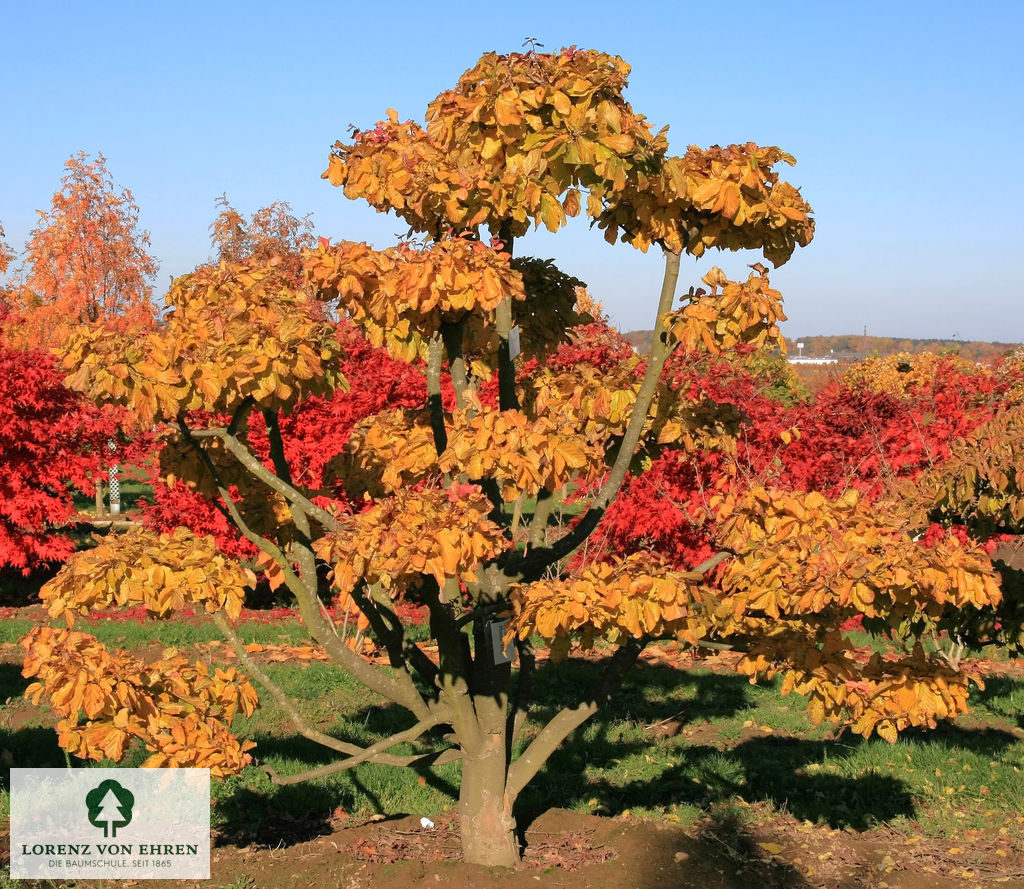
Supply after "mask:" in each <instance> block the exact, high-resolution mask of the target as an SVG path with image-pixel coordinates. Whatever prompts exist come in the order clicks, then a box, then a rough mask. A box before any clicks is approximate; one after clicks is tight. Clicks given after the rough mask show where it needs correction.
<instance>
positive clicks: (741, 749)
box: [0, 662, 1024, 885]
mask: <svg viewBox="0 0 1024 889" xmlns="http://www.w3.org/2000/svg"><path fill="white" fill-rule="evenodd" d="M598 669H599V667H598V665H595V664H592V663H586V662H582V663H581V662H569V663H566V664H562V665H559V666H551V665H547V666H545V667H543V668H542V669H541V670H539V671H538V675H537V689H536V704H537V706H536V708H535V718H536V721H537V722H538V723H544V722H546V721H547V720H548V719H550V718H551V717H552V716H553V715H554V714H555V713H556V712H557V711H558V709H559V708H560V707H561V706H563V705H564V704H565V703H567V702H569V701H571V700H573V699H575V698H576V697H577V696H578V694H579V692H580V690H581V689H585V688H587V687H589V685H590V684H591V683H592V681H593V679H594V676H595V674H596V672H597V670H598ZM1001 683H1007V684H1005V685H1001ZM1010 683H1012V684H1010ZM25 684H26V680H24V679H23V678H22V677H21V676H20V672H19V668H18V667H17V666H16V665H0V700H3V699H5V698H16V697H17V696H19V695H20V694H21V692H22V690H23V689H24V687H25ZM1018 685H1019V683H1016V682H1015V680H1002V679H993V680H991V681H990V683H989V686H988V689H987V690H986V692H983V693H981V694H982V695H984V696H985V697H984V699H983V701H982V703H984V704H985V706H987V707H988V709H989V710H990V712H992V713H994V714H997V715H998V714H999V713H1000V712H1001V711H1000V709H999V708H1000V707H1002V708H1003V709H1006V710H1007V715H1009V712H1008V711H1009V706H1008V702H1009V701H1010V700H1011V693H1012V692H1013V691H1015V689H1016V687H1017V686H1018ZM1022 687H1024V686H1022ZM327 703H328V704H329V703H330V702H329V701H328V702H327ZM997 705H998V706H997ZM755 707H756V703H755V690H754V689H753V688H752V686H750V684H749V683H748V682H747V680H746V679H745V678H744V677H741V676H735V675H719V674H714V673H703V672H697V671H680V670H676V669H673V668H670V667H667V666H660V665H645V666H644V667H642V668H640V669H638V670H636V671H634V672H633V673H632V674H631V675H630V677H629V678H628V679H627V681H626V683H625V684H624V686H623V688H622V689H621V690H620V692H619V694H618V695H616V696H615V697H614V698H613V699H612V701H611V702H610V704H609V705H608V706H607V707H606V708H605V709H604V710H603V711H602V712H600V713H599V714H598V715H597V716H596V717H595V718H594V719H592V720H591V721H590V722H589V723H587V724H586V725H585V726H584V727H583V728H582V729H580V730H579V731H577V732H576V733H575V734H574V735H573V736H572V737H571V738H570V739H569V740H568V741H567V742H566V743H565V744H564V745H562V747H561V748H559V749H558V750H557V751H556V752H555V753H554V755H553V756H552V757H551V759H550V760H549V761H548V763H547V765H546V766H545V768H544V769H543V770H542V772H541V773H540V774H539V775H538V776H537V778H536V779H535V780H534V781H533V782H532V783H531V784H530V785H529V786H528V788H527V789H526V791H525V792H524V794H523V795H522V797H521V798H520V801H519V805H518V811H519V816H520V817H519V820H520V825H521V827H522V828H524V829H525V828H526V826H527V825H528V824H529V823H530V821H531V820H532V819H533V818H534V817H535V816H536V815H538V814H540V813H541V812H544V811H546V810H548V809H550V808H556V807H557V808H569V809H571V808H580V809H589V810H591V811H598V812H603V813H607V814H618V813H621V812H623V811H624V810H627V809H636V808H647V809H650V808H655V809H657V808H660V807H665V808H668V807H672V806H678V805H684V806H692V807H694V808H696V809H698V810H701V811H703V812H704V813H705V816H706V817H708V818H712V817H713V816H714V815H715V813H716V812H718V811H720V810H721V809H722V808H723V806H725V807H727V806H728V805H729V804H730V803H731V802H735V801H736V800H743V801H745V802H747V803H756V802H768V803H770V804H771V805H772V806H774V807H776V808H778V809H782V810H786V811H788V812H790V813H791V814H792V815H793V816H794V817H796V818H799V819H801V820H809V821H812V822H818V823H826V824H829V825H830V826H832V827H851V828H853V829H856V830H865V829H867V828H869V827H871V826H872V825H873V824H876V823H879V822H886V821H890V820H892V819H894V818H898V817H901V816H903V817H907V818H913V817H914V816H915V809H914V803H913V800H912V797H911V792H910V787H909V785H908V784H906V783H905V782H904V781H903V780H901V779H899V778H897V777H894V776H890V775H886V774H881V773H880V772H878V771H874V770H872V769H871V768H866V769H863V770H859V771H857V773H856V774H852V775H837V774H833V773H828V772H822V771H819V770H818V768H817V767H818V766H821V765H824V764H826V763H829V762H832V763H835V762H836V761H843V760H848V759H852V758H854V757H856V756H857V753H858V751H859V750H860V749H861V748H862V747H863V745H865V744H867V743H876V742H865V741H863V740H862V739H860V738H857V737H855V736H849V735H847V736H845V737H844V738H843V739H842V742H839V741H834V740H818V739H804V738H801V737H780V736H770V737H760V736H758V737H751V738H747V739H745V740H740V741H730V740H728V739H727V738H726V737H724V736H723V735H718V736H716V728H715V726H714V725H701V726H700V731H699V732H698V733H697V735H696V737H697V738H699V740H698V741H696V742H694V743H687V742H686V741H685V740H684V739H683V737H682V736H681V735H677V736H675V737H672V738H667V739H662V740H655V739H654V738H652V737H651V735H650V733H649V732H647V731H645V729H644V727H645V726H650V725H652V724H655V723H658V722H660V721H663V720H670V719H671V720H673V721H675V722H678V723H679V724H680V726H681V727H685V726H687V725H695V724H696V723H703V722H704V721H705V720H708V719H721V720H731V721H730V722H728V723H727V725H728V726H729V728H730V729H731V730H737V726H739V725H740V724H741V722H742V720H744V719H745V718H746V715H745V714H746V711H753V710H754V708H755ZM11 713H12V714H13V715H15V716H16V715H17V708H16V707H12V708H11ZM26 715H28V716H30V717H31V716H32V714H26ZM267 718H268V719H269V720H270V722H268V723H264V725H267V726H268V727H267V728H265V729H263V730H262V731H260V732H259V733H257V734H255V735H253V736H252V739H253V740H255V741H256V742H257V745H258V746H257V748H256V751H255V753H256V755H257V756H258V757H259V759H260V760H261V761H265V762H270V763H274V764H275V765H276V766H277V767H278V769H279V771H281V772H282V773H285V772H288V773H292V772H298V771H303V770H306V769H310V768H315V767H317V766H320V765H325V764H328V763H330V762H333V761H336V760H337V759H338V758H339V756H340V754H337V753H335V752H333V751H330V750H327V749H326V748H324V747H322V746H320V745H319V744H316V743H314V742H312V741H308V740H306V739H305V738H302V737H300V736H298V735H296V734H294V733H293V729H292V728H291V727H290V725H289V724H288V723H287V722H286V721H285V719H284V717H283V716H279V717H274V716H273V715H268V717H267ZM410 719H411V718H410V715H409V714H408V713H407V712H406V711H405V710H403V709H402V708H399V707H393V706H387V707H384V706H370V707H363V708H361V709H358V710H348V711H347V712H339V713H338V714H337V718H336V721H335V720H332V722H333V724H332V725H325V724H321V727H322V728H323V729H324V730H325V731H328V732H329V733H331V734H333V735H335V736H336V737H341V738H344V739H345V740H349V741H351V742H353V743H357V744H365V743H367V742H370V741H372V740H373V739H375V738H378V737H387V736H389V735H392V734H394V733H395V732H397V731H401V730H403V729H405V728H408V727H409V725H410V724H411V721H410ZM276 720H279V721H276ZM443 731H444V730H443V729H437V730H435V732H436V734H437V735H441V734H443ZM737 731H738V730H737ZM733 737H735V734H734V735H733ZM905 737H906V739H907V740H908V741H910V742H912V743H928V744H932V745H944V746H946V747H948V748H950V749H951V750H952V749H963V750H971V751H974V752H977V753H979V754H983V755H985V756H988V757H992V758H995V757H996V756H997V755H998V754H999V752H1000V751H1002V750H1005V749H1006V748H1007V747H1008V746H1010V745H1012V744H1015V743H1019V739H1018V738H1017V737H1016V736H1015V735H1014V734H1013V733H1012V732H1010V731H1005V730H1001V729H999V728H993V727H991V726H984V727H980V728H977V729H974V728H969V727H962V726H957V725H943V726H941V727H940V728H938V729H936V730H932V731H930V732H926V733H925V732H908V733H906V734H905ZM429 746H430V748H432V749H437V748H438V747H440V746H443V742H441V741H440V738H437V744H436V745H434V744H432V745H429ZM0 748H3V749H6V750H9V751H10V753H11V755H12V757H13V760H14V762H15V764H17V765H18V766H47V765H49V766H55V765H61V764H63V753H62V752H61V751H60V750H59V749H58V748H57V745H56V735H55V733H54V732H53V730H52V729H48V728H41V727H39V726H37V725H29V724H27V723H26V724H25V725H24V726H22V727H18V726H17V725H16V724H15V723H13V722H12V721H11V720H10V718H8V719H6V720H4V723H3V724H2V725H0ZM418 749H427V748H426V746H424V747H422V748H418ZM403 752H407V750H403ZM867 759H868V761H870V757H868V758H867ZM812 766H814V767H815V768H811V767H812ZM378 768H388V767H379V766H373V765H364V766H360V767H359V768H358V769H357V770H353V771H351V772H348V773H345V777H344V779H343V780H336V779H330V780H325V781H317V782H313V783H303V784H298V785H289V786H283V787H282V786H276V785H271V784H270V783H269V781H268V780H267V779H266V778H264V777H261V776H258V775H256V776H255V777H253V773H246V774H247V775H248V777H239V778H234V779H230V780H229V781H228V782H225V784H224V785H221V788H220V789H219V791H218V794H219V796H220V799H219V800H218V801H217V807H216V813H217V816H218V820H219V821H220V828H219V831H220V835H221V842H222V843H224V842H226V843H231V844H238V845H246V844H249V843H257V844H264V845H276V844H278V843H280V842H284V843H286V844H287V843H292V842H300V841H302V840H305V839H309V838H311V837H314V836H319V835H322V834H323V833H324V832H326V831H329V830H330V819H331V817H332V814H333V813H334V812H335V810H337V809H338V808H342V809H344V810H346V811H353V812H355V811H358V810H360V809H365V808H366V805H367V803H368V804H369V806H370V807H372V808H373V809H375V810H376V811H383V810H384V809H385V808H386V807H390V808H391V809H392V810H394V809H395V808H396V802H395V800H396V799H398V800H400V799H401V798H402V796H401V795H402V793H404V792H406V790H407V789H408V788H412V789H413V790H415V788H416V784H415V782H416V778H415V777H413V776H412V775H407V776H406V777H405V778H397V777H396V779H395V781H396V783H395V785H394V786H393V789H389V794H390V797H389V801H388V802H385V801H382V800H380V799H379V798H378V797H377V796H376V794H377V793H379V787H380V785H379V784H378V783H376V782H367V781H366V780H364V779H367V778H368V776H369V775H370V772H369V771H366V770H371V769H378ZM397 771H401V770H397ZM851 771H853V769H851ZM419 776H420V777H421V778H422V782H425V783H426V784H427V785H428V787H430V788H433V789H434V790H436V791H437V792H439V793H441V794H443V795H445V796H446V797H448V798H450V799H453V798H457V796H458V787H457V786H455V784H453V783H452V781H451V780H450V778H451V776H452V773H451V772H449V778H448V779H446V778H444V777H442V776H440V775H438V774H437V773H436V772H435V771H433V770H431V769H429V768H425V769H423V770H422V771H420V772H419ZM455 780H457V778H455ZM402 782H404V783H402ZM368 783H370V785H371V786H367V785H368ZM374 788H377V789H374ZM398 805H401V803H398ZM729 831H732V834H735V836H736V837H737V840H736V841H737V842H738V843H739V842H741V839H742V838H741V834H742V830H741V826H738V825H736V824H733V825H732V826H731V827H729V830H725V827H723V828H722V831H718V832H716V834H715V836H714V837H713V838H712V839H710V840H709V842H710V843H711V844H712V845H717V846H721V842H720V841H721V839H722V836H721V835H719V834H720V833H721V834H722V835H724V834H726V833H729ZM732 834H730V835H732ZM755 845H756V844H755ZM744 848H746V847H744ZM755 853H756V849H755V848H754V847H753V846H750V847H749V848H746V851H742V850H741V851H739V852H737V854H738V855H739V856H740V857H741V858H742V859H743V860H744V861H745V860H748V859H749V860H750V861H754V860H755V858H754V857H752V856H754V855H755ZM739 860H740V859H739V858H738V859H737V861H739ZM744 866H745V865H744ZM741 869H742V867H741ZM792 885H798V884H796V883H793V884H792Z"/></svg>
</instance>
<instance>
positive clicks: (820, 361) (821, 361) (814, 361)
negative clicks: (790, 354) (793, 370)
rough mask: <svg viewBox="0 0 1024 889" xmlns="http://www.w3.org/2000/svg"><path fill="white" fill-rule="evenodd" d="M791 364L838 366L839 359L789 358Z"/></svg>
mask: <svg viewBox="0 0 1024 889" xmlns="http://www.w3.org/2000/svg"><path fill="white" fill-rule="evenodd" d="M787 360H788V361H789V363H790V364H838V363H839V359H838V358H801V357H797V358H789V359H787Z"/></svg>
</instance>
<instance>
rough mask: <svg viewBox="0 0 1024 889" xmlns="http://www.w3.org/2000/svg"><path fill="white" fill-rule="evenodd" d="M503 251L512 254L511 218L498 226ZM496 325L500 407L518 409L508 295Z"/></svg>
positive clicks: (497, 310)
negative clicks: (510, 347) (509, 342)
mask: <svg viewBox="0 0 1024 889" xmlns="http://www.w3.org/2000/svg"><path fill="white" fill-rule="evenodd" d="M498 237H499V238H500V239H501V241H502V248H501V249H502V251H503V252H505V253H507V254H508V255H509V256H511V255H512V246H513V244H514V242H515V238H513V237H512V226H511V220H509V219H506V220H505V221H504V222H502V223H501V225H500V227H499V228H498ZM494 326H495V329H496V330H497V332H498V408H499V410H503V411H510V410H518V408H519V396H518V395H517V394H516V368H515V365H514V364H513V363H512V353H511V351H510V349H509V345H508V338H509V334H510V333H511V332H512V299H511V297H508V296H506V297H505V298H504V299H502V301H501V302H500V303H498V307H497V308H496V309H495V310H494Z"/></svg>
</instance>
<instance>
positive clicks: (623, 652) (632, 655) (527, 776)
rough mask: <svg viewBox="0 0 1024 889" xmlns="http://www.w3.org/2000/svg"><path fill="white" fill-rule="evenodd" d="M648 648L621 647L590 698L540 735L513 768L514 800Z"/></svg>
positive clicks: (510, 787)
mask: <svg viewBox="0 0 1024 889" xmlns="http://www.w3.org/2000/svg"><path fill="white" fill-rule="evenodd" d="M646 645H647V640H646V639H629V640H628V641H627V642H626V643H625V644H623V645H621V646H620V647H619V648H618V649H617V650H616V652H615V654H613V655H612V657H611V661H610V662H609V664H608V666H607V667H606V668H605V670H604V672H603V673H602V674H601V677H600V678H599V679H598V680H597V682H596V683H595V684H594V686H593V688H592V689H591V692H590V694H589V695H587V697H586V698H585V699H583V700H581V701H580V702H579V703H578V704H577V705H576V706H575V707H566V708H564V709H563V710H561V711H560V712H559V713H557V714H556V715H555V716H554V718H553V719H552V720H551V721H550V722H549V723H548V724H547V725H546V726H544V728H543V729H541V731H540V734H538V735H537V737H536V738H534V739H533V740H532V741H531V742H530V745H529V746H528V747H527V748H526V750H524V751H523V754H522V756H520V757H519V759H517V760H516V761H515V762H514V763H512V765H511V766H509V770H508V782H507V784H506V785H505V792H506V794H507V795H508V798H509V799H510V800H515V799H516V797H518V796H519V794H520V793H521V792H522V790H523V788H524V787H525V786H526V785H527V784H528V783H529V782H530V781H531V780H532V779H533V777H534V776H535V775H536V774H537V772H539V771H540V770H541V768H543V766H544V763H546V762H547V761H548V758H549V757H550V756H551V754H552V753H553V752H554V751H555V749H556V748H557V747H558V746H559V745H560V744H561V743H562V742H563V741H564V740H565V739H566V738H567V737H569V735H570V734H572V732H573V731H574V730H575V729H577V728H579V727H580V726H581V725H582V724H583V723H584V722H586V721H587V720H588V719H589V718H590V717H591V716H593V715H594V714H595V713H597V711H598V710H600V709H601V707H603V706H604V705H605V704H606V703H607V702H608V699H609V698H610V697H611V696H612V694H614V693H615V691H616V690H617V689H618V688H619V686H620V685H622V680H623V679H625V677H626V674H627V673H628V672H629V669H630V667H632V666H633V664H635V663H636V660H637V658H638V657H639V656H640V652H641V651H643V650H644V648H645V646H646Z"/></svg>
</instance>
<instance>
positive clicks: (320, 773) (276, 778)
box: [263, 717, 461, 785]
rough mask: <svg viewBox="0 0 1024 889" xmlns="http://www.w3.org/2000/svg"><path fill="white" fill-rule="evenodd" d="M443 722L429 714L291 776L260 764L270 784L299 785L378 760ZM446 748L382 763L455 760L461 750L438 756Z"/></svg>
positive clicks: (395, 763) (409, 763)
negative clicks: (356, 749) (344, 755)
mask: <svg viewBox="0 0 1024 889" xmlns="http://www.w3.org/2000/svg"><path fill="white" fill-rule="evenodd" d="M443 722H444V720H443V719H438V718H436V717H430V718H428V719H424V720H421V721H420V722H417V723H416V725H414V726H413V727H412V728H409V729H406V730H405V731H404V732H399V733H398V734H397V735H391V736H389V737H387V738H382V739H381V740H380V741H378V742H377V743H376V744H371V745H370V746H369V747H366V748H365V749H362V750H361V751H360V752H359V753H356V754H353V755H352V756H349V757H347V758H346V759H342V760H339V761H338V762H332V763H329V764H328V765H325V766H320V767H319V768H316V769H309V770H308V771H305V772H299V773H297V774H295V775H278V774H277V772H275V771H274V770H273V769H272V768H271V767H270V766H263V771H265V772H266V773H267V774H268V775H269V776H270V780H271V781H272V782H273V783H274V784H279V785H284V784H299V783H301V782H303V781H309V780H311V779H313V778H324V777H326V776H327V775H334V774H337V773H338V772H343V771H345V770H347V769H351V768H354V767H355V766H357V765H359V764H360V763H364V762H381V760H380V759H378V757H379V756H380V755H381V754H382V753H384V752H385V751H387V750H390V749H391V748H392V747H396V746H397V745H399V744H404V743H405V742H407V741H415V740H416V739H417V738H418V737H419V736H420V735H422V734H423V733H424V732H426V731H429V730H430V729H432V728H433V727H434V726H436V725H440V724H442V723H443ZM448 752H449V751H442V752H441V753H433V754H431V753H427V754H421V755H419V756H408V757H401V758H396V759H395V761H394V762H389V763H384V764H386V765H398V766H410V765H413V764H415V763H417V762H421V761H424V760H428V761H430V762H431V763H433V764H440V763H441V762H450V761H451V760H453V759H458V758H459V757H460V756H461V752H459V751H456V752H458V754H459V755H458V756H449V757H447V758H444V759H442V757H443V756H444V754H445V753H448Z"/></svg>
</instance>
